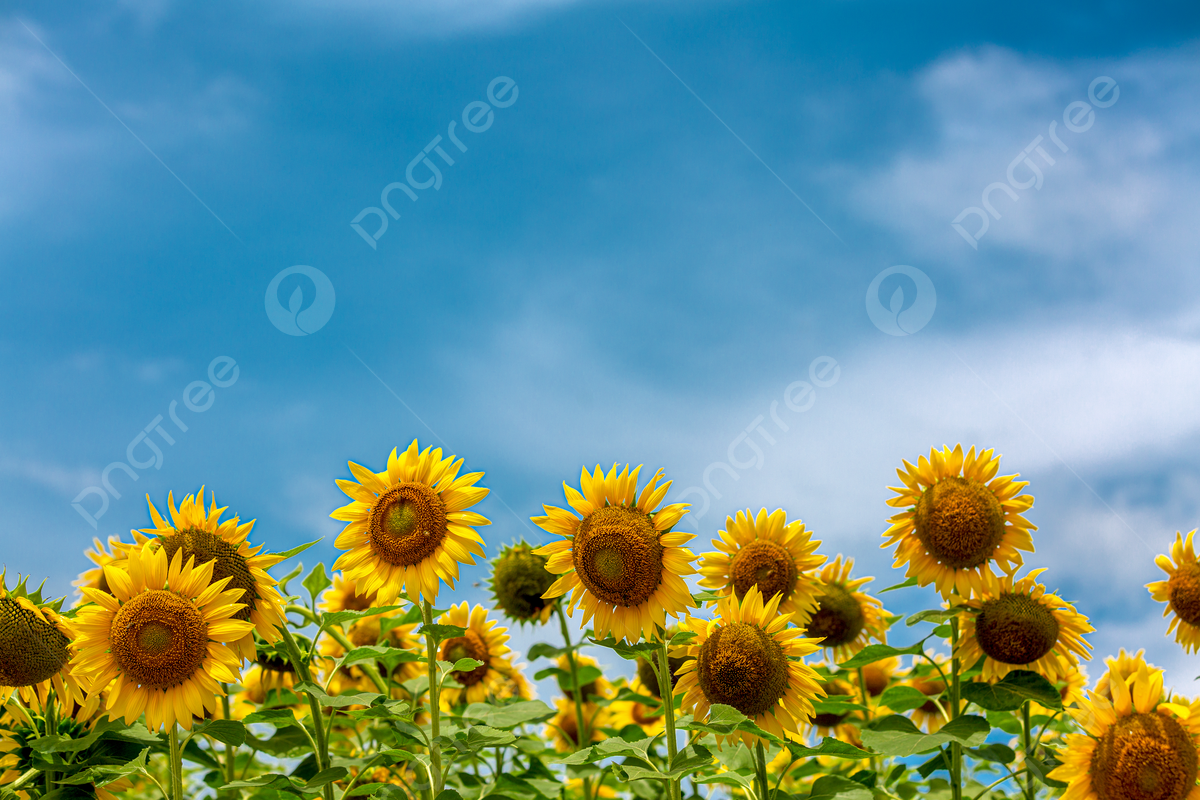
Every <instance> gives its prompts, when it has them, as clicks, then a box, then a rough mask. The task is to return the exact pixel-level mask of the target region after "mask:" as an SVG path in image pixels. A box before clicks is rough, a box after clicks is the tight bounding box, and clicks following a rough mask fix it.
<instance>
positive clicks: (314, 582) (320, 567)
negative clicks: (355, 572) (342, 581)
mask: <svg viewBox="0 0 1200 800" xmlns="http://www.w3.org/2000/svg"><path fill="white" fill-rule="evenodd" d="M300 585H301V586H303V587H304V588H305V589H308V594H309V596H310V597H312V600H313V604H314V605H315V604H316V602H317V598H318V597H320V596H321V592H323V591H325V590H326V589H328V588H329V587H330V586H332V585H333V581H331V580H329V576H328V575H327V574H325V562H319V563H318V564H317V565H316V566H315V567H313V568H312V571H311V572H309V573H308V575H306V576H305V577H304V580H302V581H300Z"/></svg>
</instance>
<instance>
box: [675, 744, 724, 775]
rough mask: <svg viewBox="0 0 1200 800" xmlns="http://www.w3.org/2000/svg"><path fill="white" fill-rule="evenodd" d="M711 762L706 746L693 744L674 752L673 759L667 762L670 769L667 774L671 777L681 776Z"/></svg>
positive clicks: (711, 758)
mask: <svg viewBox="0 0 1200 800" xmlns="http://www.w3.org/2000/svg"><path fill="white" fill-rule="evenodd" d="M711 763H713V757H712V753H710V752H709V751H708V748H706V747H703V746H702V745H698V744H695V745H692V746H691V747H685V748H684V749H682V750H680V751H679V752H678V753H676V754H675V758H674V760H673V761H671V763H670V764H669V767H670V770H669V771H668V772H667V775H668V776H669V777H672V778H682V777H685V776H687V775H690V774H691V773H693V772H695V771H696V770H698V769H700V768H701V767H706V766H708V765H709V764H711Z"/></svg>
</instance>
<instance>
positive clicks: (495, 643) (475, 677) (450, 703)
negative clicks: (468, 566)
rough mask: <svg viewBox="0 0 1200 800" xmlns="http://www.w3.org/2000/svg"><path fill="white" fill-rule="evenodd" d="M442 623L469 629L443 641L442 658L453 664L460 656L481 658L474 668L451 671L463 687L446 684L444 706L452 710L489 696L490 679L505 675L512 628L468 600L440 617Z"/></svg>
mask: <svg viewBox="0 0 1200 800" xmlns="http://www.w3.org/2000/svg"><path fill="white" fill-rule="evenodd" d="M438 624H439V625H455V626H457V627H459V628H464V629H465V631H464V632H463V635H462V636H455V637H454V638H453V639H447V640H446V641H444V642H442V650H441V654H440V655H439V656H438V660H439V661H448V662H450V663H451V664H453V663H455V662H456V661H458V660H459V659H460V658H473V659H475V660H476V661H478V662H480V663H479V666H478V667H476V668H475V669H473V670H470V671H465V670H464V671H462V672H451V673H450V675H451V677H453V678H454V680H455V681H457V682H458V683H459V685H460V686H462V688H461V689H455V688H452V687H446V688H443V689H442V694H441V705H442V708H443V709H445V710H447V711H448V710H450V709H452V708H454V707H455V706H457V705H459V704H460V703H467V704H469V703H482V702H483V701H484V700H486V699H487V684H488V680H489V679H491V680H495V679H497V678H499V677H502V673H501V672H500V667H501V666H504V662H505V661H506V659H505V658H504V656H505V655H506V654H507V653H508V652H509V650H508V645H507V644H505V642H507V641H508V628H501V627H498V625H499V623H498V622H497V621H496V620H494V619H488V612H487V609H486V608H484V607H483V606H481V605H476V606H475V607H474V608H470V607H469V606H468V605H467V603H466V601H465V600H464V601H463V602H461V603H459V604H458V605H456V606H451V607H450V610H449V611H447V612H446V613H445V614H443V615H442V616H440V617H438Z"/></svg>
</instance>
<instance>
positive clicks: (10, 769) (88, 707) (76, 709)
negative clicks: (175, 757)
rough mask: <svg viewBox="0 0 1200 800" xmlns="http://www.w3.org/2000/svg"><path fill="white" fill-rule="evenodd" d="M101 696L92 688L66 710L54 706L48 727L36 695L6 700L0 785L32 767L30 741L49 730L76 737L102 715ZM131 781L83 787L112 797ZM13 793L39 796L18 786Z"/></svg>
mask: <svg viewBox="0 0 1200 800" xmlns="http://www.w3.org/2000/svg"><path fill="white" fill-rule="evenodd" d="M103 699H104V698H103V694H102V693H100V692H96V693H94V694H92V695H90V696H89V697H88V698H87V700H86V702H84V703H83V704H79V705H75V706H73V707H72V708H71V709H70V710H69V711H68V710H67V709H66V708H64V707H61V706H59V707H58V708H57V709H56V710H55V724H54V726H53V727H52V728H51V727H49V726H47V724H46V719H47V714H46V705H45V703H44V702H43V700H41V699H39V698H38V697H37V696H36V695H34V696H31V697H29V698H28V699H27V700H26V701H25V705H24V706H21V705H18V704H17V703H15V702H10V703H8V704H7V705H6V706H5V707H4V709H3V712H2V713H0V754H3V755H2V756H0V787H5V786H8V785H9V784H12V783H14V782H15V781H16V780H17V779H18V778H20V777H21V776H22V775H23V774H25V772H27V771H28V770H30V769H33V768H34V766H33V755H34V751H33V747H32V745H33V743H34V742H35V741H36V740H38V739H41V738H42V737H44V736H48V735H52V734H58V735H60V736H67V737H70V738H72V739H78V738H82V737H83V736H85V735H86V734H87V732H88V731H90V730H92V729H93V728H95V727H96V723H97V722H98V721H99V720H100V718H101V717H102V716H103V715H102V714H101V713H100V711H101V706H102V704H103ZM131 785H132V781H131V780H130V779H129V778H128V777H120V778H117V779H116V780H113V781H110V782H108V783H107V784H104V785H102V786H96V785H94V784H92V785H90V786H87V787H86V788H87V789H90V790H91V792H93V793H94V794H95V797H96V800H116V798H115V795H114V794H113V793H114V792H120V791H122V790H124V789H127V788H129V787H130V786H131ZM30 788H32V787H30ZM79 788H81V789H82V788H84V787H79ZM15 794H16V796H17V797H19V798H21V799H22V800H30V798H33V797H36V796H40V795H38V794H37V793H36V792H34V793H31V792H30V791H28V790H20V789H18V790H17V791H16V792H15Z"/></svg>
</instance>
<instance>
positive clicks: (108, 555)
mask: <svg viewBox="0 0 1200 800" xmlns="http://www.w3.org/2000/svg"><path fill="white" fill-rule="evenodd" d="M134 546H135V545H132V544H130V543H128V542H123V541H121V537H119V536H110V537H108V547H107V548H106V547H105V545H104V542H102V541H100V538H99V537H96V538H94V539H92V547H93V549H91V550H84V551H83V554H84V555H85V556H87V557H88V560H89V561H91V562H92V563H93V564H95V565H96V566H95V567H93V568H92V569H88V570H84V571H83V572H81V573H79V577H78V578H76V579H75V580H73V581H71V585H72V586H74V587H76V588H77V589H82V588H83V587H84V586H90V587H92V588H93V589H99V590H100V591H102V592H107V591H108V583H107V582H106V581H105V580H104V566H105V565H106V564H112V563H114V562H120V561H124V560H125V557H126V555H127V553H128V551H129V550H130V548H132V547H134Z"/></svg>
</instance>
